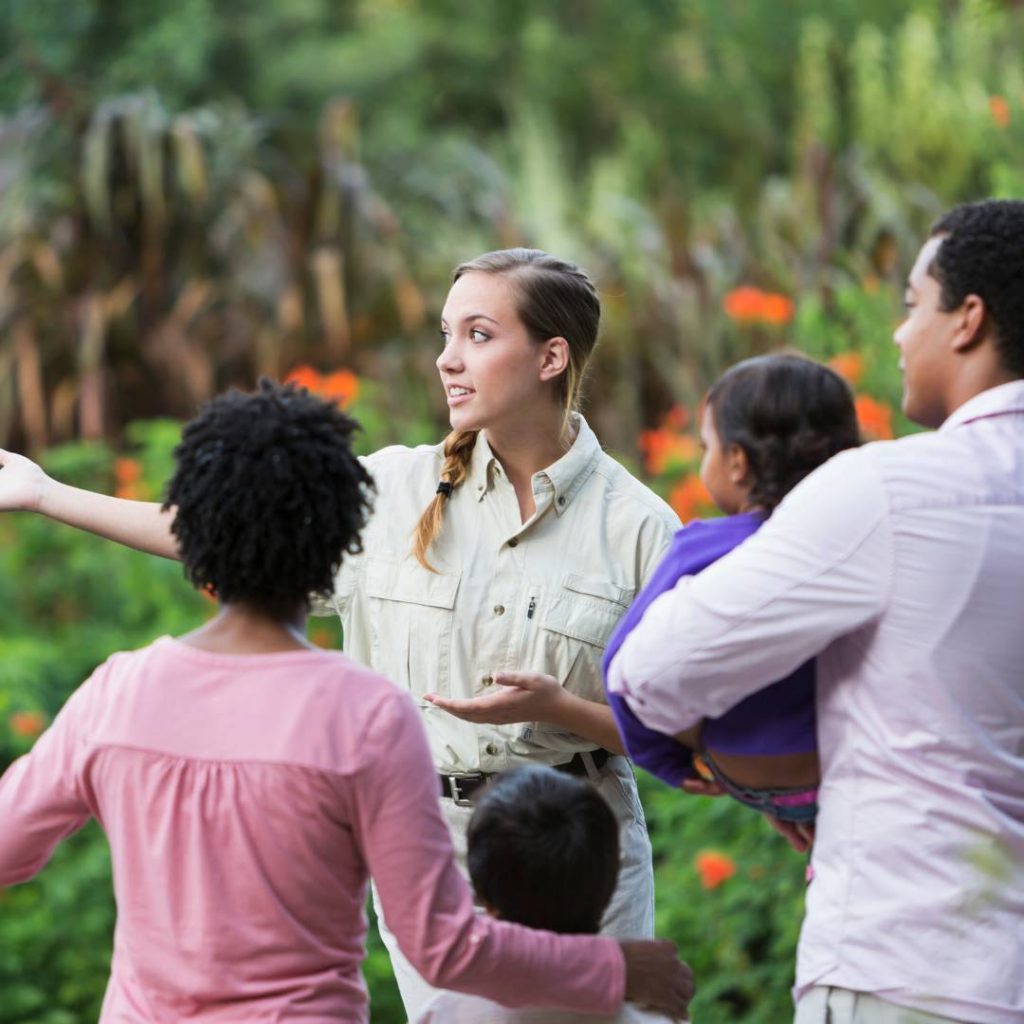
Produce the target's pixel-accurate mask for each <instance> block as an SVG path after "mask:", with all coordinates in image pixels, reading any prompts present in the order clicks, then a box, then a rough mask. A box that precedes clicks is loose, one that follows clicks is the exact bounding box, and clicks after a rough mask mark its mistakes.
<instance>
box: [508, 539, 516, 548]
mask: <svg viewBox="0 0 1024 1024" xmlns="http://www.w3.org/2000/svg"><path fill="white" fill-rule="evenodd" d="M518 543H519V541H517V540H516V539H515V537H513V538H512V539H511V540H510V541H509V542H508V546H509V547H510V548H514V547H515V546H516V545H517V544H518Z"/></svg>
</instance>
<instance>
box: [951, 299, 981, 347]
mask: <svg viewBox="0 0 1024 1024" xmlns="http://www.w3.org/2000/svg"><path fill="white" fill-rule="evenodd" d="M957 312H958V315H959V323H958V324H957V330H956V333H955V334H954V336H953V351H954V352H967V351H968V350H969V349H972V348H974V346H975V345H977V344H978V343H979V342H980V341H982V340H983V339H984V337H985V333H986V331H987V329H988V326H989V319H988V310H987V309H986V308H985V300H984V299H982V298H981V297H980V296H978V295H968V296H966V297H965V298H964V301H963V302H962V303H961V304H960V308H959V310H958V311H957Z"/></svg>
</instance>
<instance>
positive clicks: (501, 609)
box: [494, 604, 505, 615]
mask: <svg viewBox="0 0 1024 1024" xmlns="http://www.w3.org/2000/svg"><path fill="white" fill-rule="evenodd" d="M494 614H495V615H504V614H505V606H504V605H503V604H496V605H495V606H494Z"/></svg>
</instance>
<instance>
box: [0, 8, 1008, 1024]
mask: <svg viewBox="0 0 1024 1024" xmlns="http://www.w3.org/2000/svg"><path fill="white" fill-rule="evenodd" d="M1021 8H1022V5H1021V4H1020V3H1019V2H996V0H916V2H913V0H912V2H905V3H900V4H894V3H890V2H884V0H830V2H824V0H819V2H813V0H790V2H788V3H785V4H782V3H772V2H767V0H757V2H755V0H634V2H632V3H630V4H623V3H621V2H613V0H566V2H565V3H562V4H558V5H553V4H550V3H544V2H540V0H520V2H519V3H515V4H509V3H504V2H500V0H478V2H477V3H475V4H471V5H466V4H458V3H455V2H453V0H421V2H418V3H417V2H413V0H334V2H331V0H292V2H291V3H289V4H281V3H277V2H272V0H237V2H235V3H233V4H231V5H230V6H228V5H226V4H216V3H214V2H213V0H175V2H171V0H137V2H134V3H132V4H123V3H117V2H115V0H62V2H60V3H57V2H55V0H8V2H7V3H6V4H4V5H3V6H2V8H0V445H3V446H6V447H12V448H16V449H18V450H24V451H28V452H30V453H33V454H35V455H37V456H39V457H41V458H42V459H43V460H44V461H45V463H46V465H47V466H48V468H49V469H50V470H51V471H52V472H53V473H54V474H56V475H58V476H60V477H61V478H63V479H66V480H70V481H77V482H81V483H84V484H85V485H87V486H91V487H97V488H103V489H107V490H109V491H111V492H113V493H119V494H122V495H125V496H135V497H147V496H148V497H158V496H159V494H160V487H161V483H162V481H163V480H164V479H165V478H166V475H167V470H168V466H169V457H170V456H169V453H170V449H171V447H172V446H173V443H174V440H175V438H176V436H177V432H178V423H179V421H180V420H181V419H182V418H185V417H188V416H190V415H191V414H192V413H193V412H194V411H195V410H196V408H197V406H198V404H199V403H200V402H202V401H203V400H204V399H205V398H207V397H209V396H210V395H212V394H214V393H216V392H218V391H220V390H222V389H223V388H225V387H226V386H229V385H232V384H237V385H240V386H244V387H250V386H252V384H253V383H254V381H255V379H256V377H257V376H258V375H259V374H261V373H266V374H270V375H272V376H285V375H287V374H293V375H294V376H295V377H296V378H297V379H299V380H301V381H302V382H303V383H306V384H307V385H308V386H310V387H311V388H312V389H313V390H316V391H319V392H320V393H322V394H325V395H328V396H330V397H332V398H334V399H336V400H338V401H340V402H343V403H345V404H346V405H347V406H348V407H350V408H352V409H353V410H354V411H355V413H356V415H358V416H359V417H360V418H361V419H362V420H363V421H364V424H365V426H366V433H365V436H364V439H363V444H364V447H365V448H366V449H367V450H369V449H371V448H373V447H377V446H379V445H381V444H384V443H389V442H394V441H400V442H403V443H410V444H411V443H419V442H422V441H427V440H432V439H436V438H438V437H440V436H441V434H442V433H443V430H444V419H445V409H444V401H443V396H442V394H441V392H440V389H439V388H437V387H436V386H434V379H435V378H434V369H433V365H432V364H433V359H434V358H435V355H436V351H437V340H436V338H437V335H436V319H437V314H438V311H439V309H440V306H441V304H442V302H443V297H444V293H445V290H446V288H447V283H448V276H449V273H450V270H451V268H452V266H454V265H455V264H456V263H458V262H459V261H460V260H462V259H465V258H467V257H471V256H474V255H476V254H477V253H479V252H482V251H485V250H487V249H492V248H497V247H501V246H507V245H518V244H525V245H536V246H540V247H542V248H547V249H550V250H552V251H554V252H556V253H558V254H559V255H562V256H565V257H568V258H570V259H573V260H576V261H578V262H579V263H581V264H582V265H584V266H585V267H586V268H587V269H588V270H589V271H590V272H591V273H592V274H593V276H594V277H595V278H596V280H597V281H598V283H599V285H600V288H601V293H602V298H603V303H604V323H603V330H602V342H601V345H600V346H599V349H598V353H597V355H596V357H595V361H594V367H593V371H592V374H591V379H590V384H589V392H588V394H589V397H588V403H587V407H586V411H587V415H588V417H589V418H590V419H591V421H592V422H593V423H594V425H595V426H596V428H597V430H598V433H599V435H600V436H601V438H602V439H603V441H604V442H605V444H606V445H607V446H608V447H609V448H610V449H611V450H612V451H613V452H614V453H615V454H616V455H617V456H618V457H619V458H621V459H622V460H623V461H624V462H626V463H627V465H629V466H630V467H631V468H632V469H634V470H635V471H636V472H638V473H639V474H641V475H642V476H644V477H645V479H647V480H648V481H649V482H650V483H651V485H652V486H653V487H655V488H656V489H658V490H659V491H660V493H662V494H663V495H665V496H666V497H667V498H668V499H669V500H670V501H671V502H672V504H673V505H674V506H675V507H676V509H677V510H678V511H679V513H680V515H681V516H682V517H683V518H684V519H688V518H692V517H693V516H694V515H702V514H707V513H709V512H710V509H709V506H708V504H707V497H706V495H705V494H704V493H703V491H702V489H701V487H700V485H699V481H698V480H697V479H696V476H695V473H694V470H695V468H696V464H697V459H698V456H697V449H696V444H695V441H694V438H693V435H692V429H693V409H694V405H695V402H696V401H697V400H698V398H699V396H700V394H701V392H702V390H703V389H704V388H705V387H706V386H707V384H708V383H709V382H710V381H711V380H712V379H713V377H714V376H715V375H716V374H717V373H718V372H719V371H720V370H721V369H722V368H723V367H724V366H725V365H727V364H728V363H730V362H732V361H734V360H735V359H737V358H741V357H743V356H745V355H748V354H751V353H754V352H759V351H765V350H768V349H771V348H775V347H778V346H781V345H794V346H797V347H799V348H802V349H804V350H805V351H807V352H809V353H811V354H813V355H816V356H818V357H820V358H823V359H830V360H832V361H833V363H834V365H836V366H837V368H839V369H840V370H841V372H843V373H844V374H845V375H846V376H847V377H848V379H849V380H850V381H851V383H852V384H853V385H854V387H855V388H856V389H857V392H858V409H859V411H860V414H861V422H862V426H863V428H864V431H865V434H866V435H867V436H868V437H888V436H892V435H893V434H894V433H900V432H902V431H904V430H906V429H907V428H908V424H906V423H905V421H903V419H902V417H901V416H900V414H899V412H898V404H899V401H898V400H899V392H900V384H899V379H898V374H897V373H896V369H895V359H894V357H893V354H892V351H891V341H890V338H891V333H892V328H893V325H894V323H895V322H896V320H897V318H898V316H899V299H900V293H901V290H902V279H903V277H904V275H905V273H906V270H907V268H908V266H909V263H910V260H911V258H912V256H913V253H914V251H915V249H916V246H917V244H918V243H919V241H920V239H921V237H922V235H923V234H924V232H925V231H926V229H927V226H928V224H929V223H930V221H931V220H932V219H933V218H934V217H935V216H936V215H937V214H938V213H939V212H940V211H942V210H943V209H945V208H947V207H948V206H950V205H951V204H953V203H954V202H957V201H961V200H965V199H970V198H976V197H980V196H983V195H1000V196H1020V195H1021V194H1024V65H1022V62H1021V53H1022V52H1024V48H1022V45H1021V44H1022V41H1024V38H1022V29H1024V10H1022V9H1021ZM0 601H2V606H3V608H4V610H5V618H6V628H5V630H4V632H3V635H2V636H0V767H2V766H4V765H6V764H7V763H8V762H9V761H10V760H12V759H13V758H14V757H16V756H17V755H18V754H20V753H22V752H23V751H25V750H27V749H28V748H29V747H30V746H31V743H32V741H33V740H34V738H35V736H36V735H37V734H38V732H39V731H40V730H41V729H42V728H44V727H45V725H46V723H47V722H48V721H49V719H50V718H51V717H52V715H53V714H54V713H55V712H56V710H57V709H58V708H59V706H60V705H61V703H62V702H63V700H64V699H65V698H66V696H67V694H68V693H69V692H70V691H71V689H73V688H74V687H75V686H76V685H77V684H78V683H79V682H80V681H81V680H82V679H83V678H84V677H85V676H86V675H88V673H89V672H90V671H91V669H92V668H93V667H94V666H95V665H96V664H97V663H98V662H99V661H101V660H102V659H103V658H104V657H105V656H106V655H107V654H108V653H109V652H111V651H112V650H115V649H118V648H125V647H132V646H138V645H141V644H144V643H146V642H148V641H149V640H151V639H152V638H153V637H154V636H156V635H158V634H160V633H165V632H166V633H176V632H181V631H184V630H186V629H188V628H190V627H191V626H192V625H193V624H194V623H195V622H197V621H199V620H201V618H202V617H203V616H204V615H206V614H208V613H209V608H210V606H209V605H208V604H207V603H206V602H204V600H203V599H202V598H200V597H198V596H196V595H195V594H194V593H192V592H191V590H190V589H189V588H188V587H187V585H186V584H185V582H184V581H183V579H182V577H181V572H180V569H179V568H178V567H177V566H175V565H170V564H165V563H161V562H158V561H156V560H154V559H149V558H145V557H144V556H141V555H137V554H134V553H131V552H127V551H122V550H119V549H116V548H114V547H113V546H112V545H109V544H104V543H103V542H101V541H98V540H95V539H93V538H90V537H84V536H75V535H72V534H71V533H70V532H68V531H61V530H60V529H58V528H54V527H52V526H51V525H50V524H48V523H45V522H42V521H36V520H34V519H32V518H31V517H24V516H5V517H0ZM314 630H315V634H314V635H315V638H316V639H317V640H318V642H320V643H323V644H325V645H328V646H333V645H336V644H337V642H338V635H337V630H336V627H334V626H329V625H325V624H323V623H317V624H316V625H315V626H314ZM643 795H644V800H645V804H646V806H647V809H648V813H649V820H650V825H651V831H652V835H653V838H654V842H655V847H656V851H657V857H658V867H657V870H658V894H659V927H660V930H661V931H662V933H663V934H665V935H667V936H669V937H671V938H673V939H675V940H676V941H677V942H678V943H679V945H680V948H681V949H682V950H683V951H684V953H685V955H686V957H687V959H688V960H689V961H690V962H691V963H692V964H693V966H694V968H695V970H696V971H697V974H698V980H699V985H700V993H699V995H698V998H697V1001H696V1002H695V1004H694V1019H695V1020H697V1021H699V1022H702V1024H717V1022H726V1021H728V1022H749V1024H762V1022H776V1021H780V1020H785V1019H786V1018H787V1014H788V1012H789V995H788V988H789V985H790V984H791V981H792V962H793V949H794V944H795V939H796V935H797V931H798V927H799V919H800V914H801V908H802V889H803V864H802V862H801V860H800V858H798V857H796V856H795V855H794V854H792V853H791V852H790V851H788V849H786V848H785V847H784V846H783V844H782V842H781V840H779V839H778V838H777V837H775V836H774V835H773V834H772V833H770V832H769V831H768V830H767V829H766V828H764V827H762V824H761V822H759V821H758V820H757V819H756V818H755V817H754V816H753V815H751V814H750V813H749V812H746V811H744V810H743V809H742V808H740V807H738V806H736V805H733V804H731V803H728V802H725V801H705V800H698V799H688V798H685V797H683V796H681V795H679V794H676V793H673V792H670V791H668V790H666V789H664V788H658V787H656V786H655V785H653V784H648V783H644V789H643ZM112 923H113V907H112V904H111V897H110V881H109V864H108V861H107V857H106V853H105V847H104V844H103V841H102V837H101V836H100V835H99V834H98V832H97V830H96V829H94V828H91V829H88V830H86V831H85V832H84V833H82V834H81V835H80V836H78V837H76V838H75V839H74V840H73V841H72V842H69V843H67V844H65V848H64V849H62V850H61V851H60V852H59V853H58V855H57V856H56V858H55V859H54V862H53V863H52V864H51V865H50V866H49V867H48V868H47V870H46V871H45V872H44V873H43V874H42V875H41V876H40V878H39V880H38V881H37V882H34V883H32V884H29V885H25V886H19V887H16V888H14V889H11V890H8V891H6V892H0V1024H15V1022H17V1024H28V1022H39V1024H44V1022H45V1024H64V1022H68V1024H77V1022H84V1021H88V1020H92V1019H95V1017H96V1014H97V1011H98V1006H99V1000H100V998H101V995H102V990H103V985H104V982H105V971H106V965H107V961H108V957H109V940H110V931H111V928H112ZM366 973H367V977H368V979H369V982H370V986H371V990H372V995H373V1018H374V1020H375V1021H381V1022H384V1024H390V1022H392V1021H398V1020H401V1019H402V1016H401V1011H400V1006H399V1003H398V1001H397V997H396V994H395V990H394V986H393V982H392V981H391V978H390V969H389V966H388V964H387V959H386V957H385V956H384V955H383V953H382V951H381V950H380V948H379V946H377V945H376V944H373V945H372V946H371V952H370V956H369V959H368V961H367V965H366Z"/></svg>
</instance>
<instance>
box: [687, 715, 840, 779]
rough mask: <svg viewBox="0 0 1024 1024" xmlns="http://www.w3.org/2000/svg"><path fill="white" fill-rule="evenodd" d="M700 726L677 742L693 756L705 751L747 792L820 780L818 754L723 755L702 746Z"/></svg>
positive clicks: (812, 752)
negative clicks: (694, 753)
mask: <svg viewBox="0 0 1024 1024" xmlns="http://www.w3.org/2000/svg"><path fill="white" fill-rule="evenodd" d="M701 732H702V729H701V726H699V725H695V726H693V728H691V729H685V730H683V732H680V733H677V734H676V737H675V738H676V739H677V740H678V741H679V742H680V743H682V744H683V746H685V747H689V748H690V749H691V750H693V751H695V752H696V753H704V752H707V753H708V754H710V755H711V757H713V758H714V760H715V764H716V765H717V766H718V768H719V769H720V770H721V772H722V773H723V774H724V775H727V776H728V777H729V778H730V779H731V780H732V781H733V782H735V783H736V784H737V785H740V786H745V787H747V788H748V789H796V788H804V787H807V788H810V787H812V786H816V785H817V784H818V781H819V779H820V767H819V764H818V755H817V753H816V752H815V751H810V752H808V753H803V754H726V753H723V752H721V751H718V750H715V749H714V748H713V747H705V745H704V741H703V739H702V738H701Z"/></svg>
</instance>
